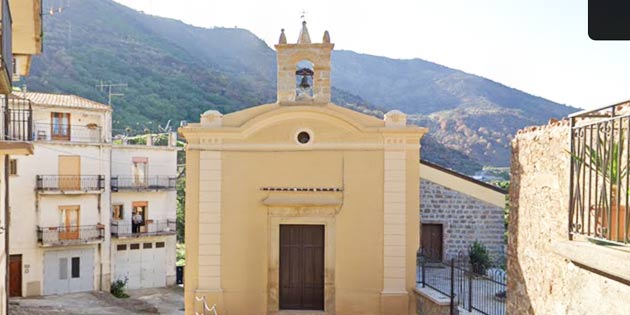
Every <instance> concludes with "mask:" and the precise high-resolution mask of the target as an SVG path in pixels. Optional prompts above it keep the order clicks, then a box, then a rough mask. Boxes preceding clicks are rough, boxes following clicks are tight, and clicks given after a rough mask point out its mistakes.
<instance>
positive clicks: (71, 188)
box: [36, 175, 105, 194]
mask: <svg viewBox="0 0 630 315" xmlns="http://www.w3.org/2000/svg"><path fill="white" fill-rule="evenodd" d="M36 181H37V191H38V192H40V193H64V194H80V193H101V192H103V190H104V189H105V176H103V175H82V176H80V175H37V178H36Z"/></svg>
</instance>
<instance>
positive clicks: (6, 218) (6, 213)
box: [4, 95, 11, 314]
mask: <svg viewBox="0 0 630 315" xmlns="http://www.w3.org/2000/svg"><path fill="white" fill-rule="evenodd" d="M4 99H5V100H6V99H8V98H7V97H6V95H5V98H4ZM4 195H5V196H4V251H5V252H6V255H5V263H6V265H5V266H4V267H5V268H6V270H5V272H6V273H5V278H4V286H5V296H4V307H5V312H6V313H5V314H9V253H10V252H9V220H10V215H11V214H10V212H9V155H8V154H7V155H5V156H4Z"/></svg>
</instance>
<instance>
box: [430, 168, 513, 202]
mask: <svg viewBox="0 0 630 315" xmlns="http://www.w3.org/2000/svg"><path fill="white" fill-rule="evenodd" d="M420 163H422V164H424V165H426V166H429V167H432V168H435V169H437V170H439V171H442V172H445V173H447V174H451V175H453V176H456V177H459V178H461V179H463V180H467V181H469V182H471V183H473V184H477V185H479V186H483V187H485V188H488V189H491V190H494V191H496V192H498V193H502V194H507V193H508V191H507V190H505V189H503V188H501V187H497V186H494V185H491V184H488V183H486V182H482V181H480V180H477V179H474V178H472V177H470V176H467V175H464V174H462V173H458V172H456V171H453V170H451V169H448V168H445V167H443V166H440V165H437V164H434V163H431V162H429V161H425V160H420Z"/></svg>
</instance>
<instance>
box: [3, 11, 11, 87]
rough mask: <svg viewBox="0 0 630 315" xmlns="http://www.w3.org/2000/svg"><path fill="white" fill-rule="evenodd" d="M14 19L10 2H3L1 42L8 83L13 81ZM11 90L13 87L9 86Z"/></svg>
mask: <svg viewBox="0 0 630 315" xmlns="http://www.w3.org/2000/svg"><path fill="white" fill-rule="evenodd" d="M12 24H13V18H12V17H11V9H10V7H9V1H8V0H2V40H0V45H2V47H1V51H2V68H3V69H4V71H5V72H6V75H7V78H8V82H9V84H11V81H12V79H13V46H12V43H13V26H12ZM9 90H11V86H9Z"/></svg>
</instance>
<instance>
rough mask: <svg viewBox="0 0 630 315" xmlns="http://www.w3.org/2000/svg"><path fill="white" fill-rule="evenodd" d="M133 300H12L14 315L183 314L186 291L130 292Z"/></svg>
mask: <svg viewBox="0 0 630 315" xmlns="http://www.w3.org/2000/svg"><path fill="white" fill-rule="evenodd" d="M127 293H128V294H129V295H130V297H129V298H127V299H117V298H115V297H113V296H112V295H111V294H109V293H107V292H82V293H73V294H64V295H50V296H44V297H33V298H12V299H11V300H10V302H9V304H10V314H11V315H40V314H41V315H44V314H68V315H75V314H76V315H80V314H85V315H118V314H121V315H122V314H124V315H135V314H162V315H183V314H184V291H183V289H182V288H180V287H169V288H155V289H141V290H130V291H128V292H127Z"/></svg>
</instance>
